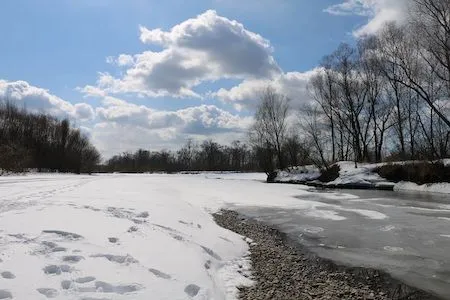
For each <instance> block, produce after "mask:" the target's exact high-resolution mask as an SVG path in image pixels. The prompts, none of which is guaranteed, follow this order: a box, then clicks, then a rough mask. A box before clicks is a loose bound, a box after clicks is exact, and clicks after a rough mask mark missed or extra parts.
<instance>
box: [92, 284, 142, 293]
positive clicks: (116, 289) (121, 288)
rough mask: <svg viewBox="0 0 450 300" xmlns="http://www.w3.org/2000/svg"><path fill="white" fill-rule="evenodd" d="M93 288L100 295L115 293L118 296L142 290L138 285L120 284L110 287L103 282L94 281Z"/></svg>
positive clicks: (110, 285)
mask: <svg viewBox="0 0 450 300" xmlns="http://www.w3.org/2000/svg"><path fill="white" fill-rule="evenodd" d="M95 288H96V289H97V291H98V292H102V293H115V294H119V295H123V294H128V293H132V292H137V291H139V290H141V289H142V286H140V285H138V284H121V285H112V284H110V283H107V282H104V281H96V282H95Z"/></svg>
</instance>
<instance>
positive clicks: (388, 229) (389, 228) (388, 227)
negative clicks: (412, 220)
mask: <svg viewBox="0 0 450 300" xmlns="http://www.w3.org/2000/svg"><path fill="white" fill-rule="evenodd" d="M394 229H395V226H394V225H386V226H381V227H380V231H384V232H388V231H392V230H394Z"/></svg>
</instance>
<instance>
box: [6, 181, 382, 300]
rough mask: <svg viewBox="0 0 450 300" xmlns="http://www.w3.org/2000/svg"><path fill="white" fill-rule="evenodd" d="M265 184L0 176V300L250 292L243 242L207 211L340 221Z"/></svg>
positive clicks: (327, 208) (301, 191)
mask: <svg viewBox="0 0 450 300" xmlns="http://www.w3.org/2000/svg"><path fill="white" fill-rule="evenodd" d="M218 178H220V179H218ZM264 179H265V174H239V173H236V174H231V173H227V174H211V173H208V174H197V175H181V174H179V175H164V174H155V175H123V174H113V175H93V176H75V175H39V174H34V175H25V176H6V177H0V299H47V298H52V297H53V298H55V299H77V300H79V299H85V300H88V299H90V300H94V299H234V298H235V296H236V293H237V288H236V286H238V285H242V284H251V281H250V280H249V279H248V278H247V277H246V276H244V275H247V274H248V268H249V262H248V259H247V255H248V246H247V242H246V241H245V240H244V238H243V237H241V236H239V235H237V234H235V233H232V232H230V231H228V230H225V229H223V228H221V227H219V226H217V225H216V224H215V223H214V221H213V218H212V216H211V213H212V212H217V211H218V210H220V209H221V208H223V207H230V206H233V205H235V206H252V205H254V206H260V207H279V208H283V207H284V208H298V209H303V210H304V212H305V214H309V215H316V216H318V217H319V218H325V219H329V218H334V219H336V218H341V219H342V218H344V217H342V216H340V215H339V212H336V211H339V209H340V208H339V207H337V206H334V205H328V204H324V203H321V202H315V201H309V200H300V199H298V198H294V197H293V196H298V195H310V194H311V193H310V192H309V191H307V190H306V189H307V188H306V187H302V186H281V185H280V186H277V185H266V184H263V183H261V181H262V180H264ZM342 195H343V194H333V193H330V194H327V195H326V197H331V198H333V197H336V198H339V197H342ZM345 197H347V198H348V197H350V198H351V197H352V196H351V195H347V196H345ZM305 199H307V197H305ZM322 208H323V209H322ZM333 209H336V211H333ZM342 209H344V208H342ZM354 213H357V214H361V215H364V216H365V217H367V218H376V219H379V218H383V217H384V215H383V214H380V213H377V212H371V211H355V212H354ZM344 219H345V218H344Z"/></svg>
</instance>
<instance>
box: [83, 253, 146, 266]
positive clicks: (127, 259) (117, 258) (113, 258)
mask: <svg viewBox="0 0 450 300" xmlns="http://www.w3.org/2000/svg"><path fill="white" fill-rule="evenodd" d="M91 257H103V258H106V259H107V260H109V261H110V262H115V263H118V264H126V265H128V264H135V263H138V261H137V260H136V259H135V258H134V257H132V256H130V255H113V254H95V255H91Z"/></svg>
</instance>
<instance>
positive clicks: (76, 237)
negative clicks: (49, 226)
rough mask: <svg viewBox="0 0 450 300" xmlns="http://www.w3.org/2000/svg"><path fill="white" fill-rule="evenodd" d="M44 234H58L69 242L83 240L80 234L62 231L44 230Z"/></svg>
mask: <svg viewBox="0 0 450 300" xmlns="http://www.w3.org/2000/svg"><path fill="white" fill-rule="evenodd" d="M42 232H43V233H52V234H56V235H59V236H61V237H63V238H66V239H68V240H80V239H82V238H83V236H82V235H79V234H78V233H73V232H67V231H61V230H43V231H42Z"/></svg>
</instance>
